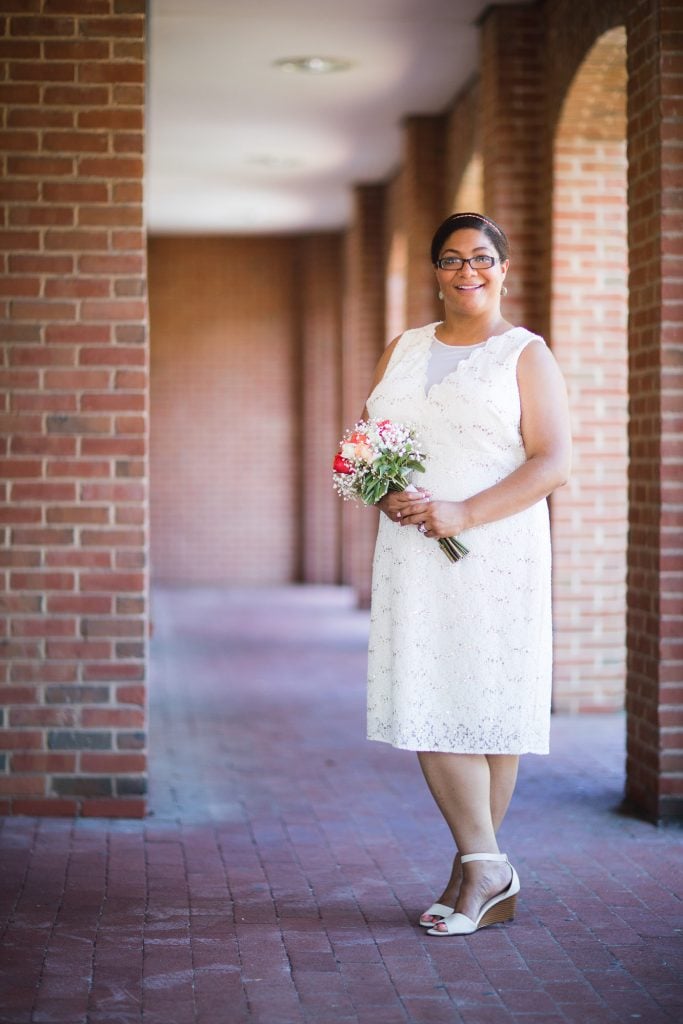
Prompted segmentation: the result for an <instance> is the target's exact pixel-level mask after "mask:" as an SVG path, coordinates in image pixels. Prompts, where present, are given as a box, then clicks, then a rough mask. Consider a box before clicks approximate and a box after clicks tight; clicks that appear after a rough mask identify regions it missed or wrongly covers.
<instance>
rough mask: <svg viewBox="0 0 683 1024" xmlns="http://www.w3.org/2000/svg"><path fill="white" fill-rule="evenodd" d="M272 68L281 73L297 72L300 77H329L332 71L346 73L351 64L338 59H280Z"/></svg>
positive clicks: (274, 62) (348, 61) (314, 57)
mask: <svg viewBox="0 0 683 1024" xmlns="http://www.w3.org/2000/svg"><path fill="white" fill-rule="evenodd" d="M273 66H274V67H276V68H279V69H280V70H281V71H298V72H299V73H300V74H302V75H330V74H332V72H334V71H348V70H349V68H351V67H353V62H352V61H350V60H341V59H340V58H339V57H318V56H311V57H282V58H281V59H280V60H275V61H273Z"/></svg>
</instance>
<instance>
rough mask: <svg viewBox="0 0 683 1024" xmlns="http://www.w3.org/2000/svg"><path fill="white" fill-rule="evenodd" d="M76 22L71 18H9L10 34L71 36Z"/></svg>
mask: <svg viewBox="0 0 683 1024" xmlns="http://www.w3.org/2000/svg"><path fill="white" fill-rule="evenodd" d="M75 28H76V23H75V21H74V19H73V18H54V17H52V18H41V17H26V18H20V17H14V18H10V22H9V30H10V35H12V36H72V35H73V34H74V32H75Z"/></svg>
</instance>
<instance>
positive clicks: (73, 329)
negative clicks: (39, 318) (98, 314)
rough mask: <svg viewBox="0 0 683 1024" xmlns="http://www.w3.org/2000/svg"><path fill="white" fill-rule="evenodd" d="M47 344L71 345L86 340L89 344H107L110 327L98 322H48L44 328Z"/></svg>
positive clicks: (109, 339)
mask: <svg viewBox="0 0 683 1024" xmlns="http://www.w3.org/2000/svg"><path fill="white" fill-rule="evenodd" d="M45 340H46V342H47V343H48V344H56V345H71V344H81V343H83V342H87V344H89V345H96V344H98V343H99V344H100V345H108V344H109V343H110V341H111V328H110V327H109V326H106V325H98V324H78V323H76V324H48V326H47V327H46V329H45Z"/></svg>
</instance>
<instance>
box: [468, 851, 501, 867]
mask: <svg viewBox="0 0 683 1024" xmlns="http://www.w3.org/2000/svg"><path fill="white" fill-rule="evenodd" d="M507 859H508V855H507V853H465V854H461V856H460V863H461V864H467V863H468V861H471V860H495V861H507Z"/></svg>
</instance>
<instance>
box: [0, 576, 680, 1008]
mask: <svg viewBox="0 0 683 1024" xmlns="http://www.w3.org/2000/svg"><path fill="white" fill-rule="evenodd" d="M327 596H329V601H330V603H329V604H328V603H326V600H327ZM317 629H319V633H316V630H317ZM366 630H367V617H366V616H365V614H364V613H359V612H356V611H354V610H353V609H352V608H351V606H350V603H348V602H347V603H346V604H340V601H339V595H338V594H337V593H335V592H334V591H332V592H331V591H330V590H327V589H326V588H320V589H319V590H316V591H314V592H313V593H311V592H310V591H306V590H303V589H300V588H294V589H283V590H281V591H275V592H273V593H268V594H265V593H263V592H259V593H258V594H254V593H250V592H239V593H237V592H221V591H218V590H207V591H187V592H180V591H173V590H159V591H158V592H157V593H156V594H155V638H154V641H153V665H154V666H155V668H154V673H155V678H154V683H153V688H152V716H151V721H152V735H151V749H152V752H153V753H152V762H153V763H152V787H151V798H150V799H151V809H152V811H153V812H154V813H153V814H152V815H151V816H149V817H148V818H146V819H145V820H130V821H125V820H121V821H117V820H112V819H107V820H104V819H98V818H90V819H86V818H80V819H77V820H66V819H47V818H42V819H32V818H7V819H5V820H4V821H3V822H2V824H1V827H0V859H2V864H3V871H2V873H1V874H0V915H2V917H1V919H0V925H2V926H3V927H6V930H5V932H4V939H3V948H2V956H3V962H4V963H5V964H6V965H7V967H8V968H9V971H10V974H11V978H12V981H11V984H10V985H9V986H6V989H5V991H2V992H0V1006H2V1008H3V1009H2V1011H1V1012H0V1024H5V1020H7V1019H8V1015H9V1020H11V1024H23V1022H24V1021H26V1024H31V1022H32V1021H36V1022H40V1024H78V1022H79V1021H81V1020H83V1021H85V1020H87V1024H242V1022H244V1024H260V1022H263V1024H423V1022H424V1024H440V1022H441V1021H444V1022H448V1024H489V1022H491V1024H513V1022H520V1024H522V1022H526V1024H535V1022H538V1024H560V1022H561V1024H622V1021H624V1020H626V1019H631V1014H636V1013H640V1015H641V1016H640V1019H641V1020H643V1021H647V1024H659V1021H662V1024H664V1022H668V1024H671V1022H672V1021H674V1020H676V1019H677V1018H678V1017H679V1016H680V1010H681V1006H682V1005H683V985H682V984H681V976H682V974H683V963H682V962H681V961H682V959H683V954H682V953H681V947H680V932H679V931H677V928H680V922H678V923H677V921H676V915H675V911H673V910H672V899H673V893H674V891H675V889H676V887H677V885H678V879H679V878H680V872H681V869H680V864H679V855H680V834H679V833H678V832H677V831H676V830H675V829H662V830H657V829H655V828H653V827H652V826H651V825H647V824H645V823H643V822H640V821H636V820H632V819H629V818H625V817H623V816H621V815H618V814H615V813H614V811H613V808H614V807H615V806H617V804H618V799H619V794H620V790H621V787H622V785H623V778H622V771H623V764H622V760H623V759H622V755H621V746H620V740H619V736H620V735H621V736H622V737H623V719H622V718H621V716H618V715H608V716H605V717H602V716H601V717H600V718H599V719H592V718H564V717H557V718H555V719H554V721H553V744H552V754H551V756H550V757H549V758H547V759H543V758H529V759H525V760H524V761H523V764H522V770H521V773H520V783H519V788H518V792H517V794H516V796H515V800H514V802H513V805H512V809H511V811H510V814H509V817H508V819H507V821H506V823H505V836H504V846H505V848H506V849H508V851H509V852H510V855H511V857H512V858H513V859H514V861H515V863H516V865H517V867H518V870H519V871H520V875H521V878H522V893H521V895H520V900H519V905H518V908H519V909H518V916H517V919H516V920H515V922H513V923H511V924H509V925H505V926H501V927H497V928H491V929H487V930H484V931H482V932H480V933H478V934H477V935H474V936H471V937H470V938H462V939H460V938H449V939H445V940H440V939H435V938H433V937H431V936H428V935H426V934H425V932H424V930H423V929H420V928H418V927H417V924H416V921H417V917H418V915H419V913H420V912H421V911H422V910H423V909H424V908H425V907H426V906H427V905H428V903H429V902H430V901H431V900H432V899H433V898H434V896H435V895H437V894H438V889H439V887H440V885H442V884H443V881H444V877H445V875H446V874H447V873H448V867H449V863H448V862H449V858H450V856H451V848H450V840H449V837H448V833H447V830H446V828H445V826H444V825H443V823H442V822H441V821H440V819H439V818H438V816H437V813H436V811H435V810H434V808H433V807H432V805H431V803H430V800H429V797H428V795H427V792H426V790H425V788H424V783H423V780H422V777H421V775H420V773H419V769H418V767H417V765H416V762H415V759H414V757H413V756H412V755H410V754H406V753H405V752H399V751H393V750H391V749H389V748H385V747H383V746H379V745H374V744H373V745H370V744H368V743H366V742H365V740H364V739H363V697H364V693H363V690H364V678H363V677H364V666H365V636H366ZM269 637H272V639H268V638H269ZM293 637H298V638H299V639H298V640H297V641H296V643H293V641H292V638H293ZM304 640H305V641H306V642H304ZM188 679H191V680H192V686H191V687H190V686H188V685H187V681H188ZM265 707H267V708H268V709H269V713H268V714H264V711H263V709H264V708H265ZM72 749H73V748H72ZM82 749H84V748H82ZM77 756H80V755H77ZM426 836H428V837H429V841H428V842H426V841H425V837H426ZM3 1013H4V1015H5V1016H4V1018H3V1016H2V1014H3ZM633 1019H638V1018H633Z"/></svg>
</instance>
